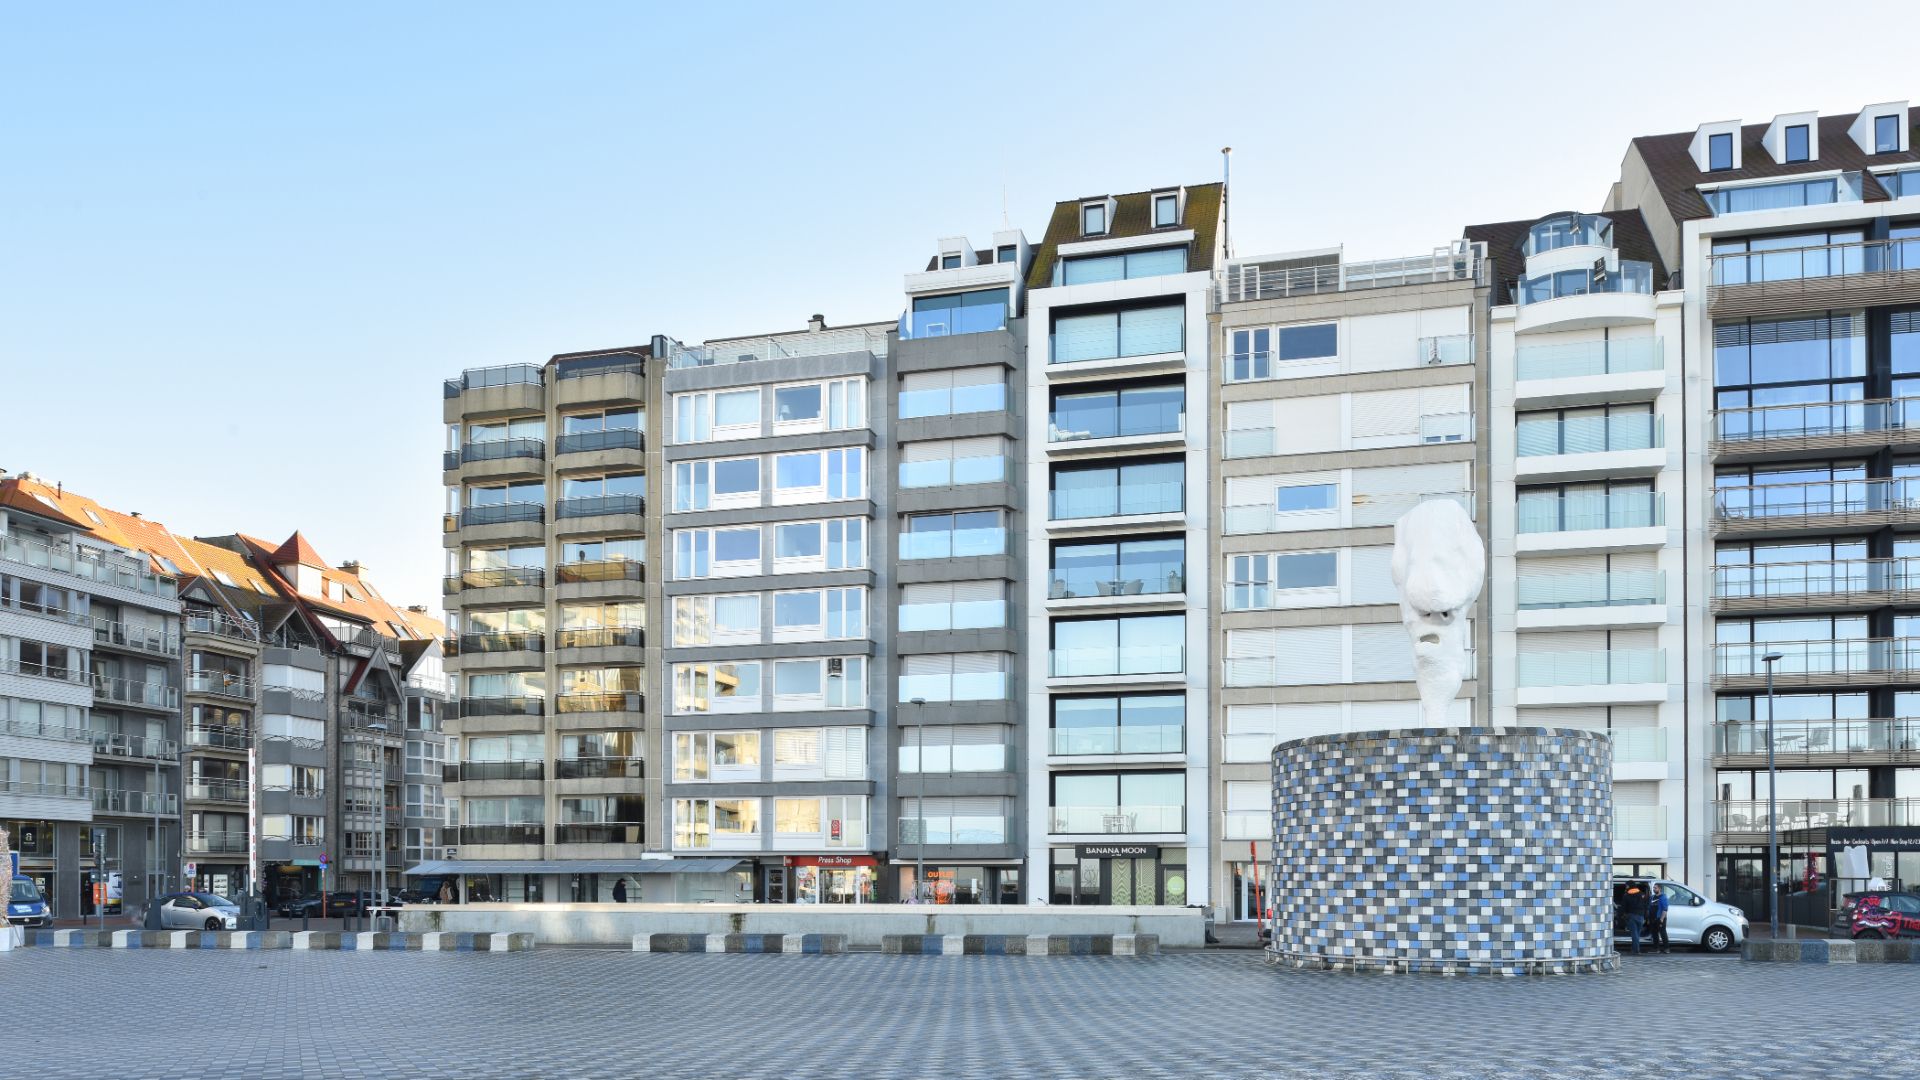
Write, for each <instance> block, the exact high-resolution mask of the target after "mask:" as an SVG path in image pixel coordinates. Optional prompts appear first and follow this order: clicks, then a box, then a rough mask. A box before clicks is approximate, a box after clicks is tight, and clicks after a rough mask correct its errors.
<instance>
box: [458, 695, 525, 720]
mask: <svg viewBox="0 0 1920 1080" xmlns="http://www.w3.org/2000/svg"><path fill="white" fill-rule="evenodd" d="M546 713H547V699H546V698H544V697H527V696H520V697H463V698H461V699H460V715H461V716H545V715H546Z"/></svg>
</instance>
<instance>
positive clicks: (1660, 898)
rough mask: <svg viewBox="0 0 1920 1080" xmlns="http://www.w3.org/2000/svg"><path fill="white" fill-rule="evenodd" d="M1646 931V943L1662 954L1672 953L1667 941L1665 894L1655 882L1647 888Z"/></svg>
mask: <svg viewBox="0 0 1920 1080" xmlns="http://www.w3.org/2000/svg"><path fill="white" fill-rule="evenodd" d="M1647 931H1648V933H1647V938H1648V941H1649V943H1650V944H1652V945H1653V947H1654V948H1657V949H1658V950H1659V951H1660V952H1662V953H1666V952H1670V951H1672V946H1671V943H1669V942H1668V941H1667V894H1666V892H1665V891H1663V890H1662V889H1661V888H1660V885H1659V883H1657V882H1656V883H1653V884H1651V885H1649V886H1648V895H1647Z"/></svg>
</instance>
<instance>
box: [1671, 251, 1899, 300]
mask: <svg viewBox="0 0 1920 1080" xmlns="http://www.w3.org/2000/svg"><path fill="white" fill-rule="evenodd" d="M1711 267H1712V269H1711V277H1710V279H1709V283H1708V285H1707V312H1708V314H1710V315H1712V316H1713V317H1715V318H1726V317H1733V316H1740V315H1764V314H1768V313H1771V312H1784V311H1807V310H1816V309H1825V308H1836V307H1837V308H1848V307H1851V308H1858V307H1861V306H1863V305H1865V306H1869V307H1871V306H1877V305H1882V304H1911V303H1916V302H1920V240H1911V239H1902V240H1868V241H1865V242H1863V243H1851V244H1819V245H1813V246H1809V247H1801V248H1781V249H1777V250H1771V251H1751V252H1738V253H1734V254H1727V255H1715V256H1713V257H1712V262H1711Z"/></svg>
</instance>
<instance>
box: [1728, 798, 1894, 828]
mask: <svg viewBox="0 0 1920 1080" xmlns="http://www.w3.org/2000/svg"><path fill="white" fill-rule="evenodd" d="M1713 817H1714V821H1713V831H1714V832H1716V833H1741V834H1759V835H1760V836H1765V835H1766V834H1767V821H1768V812H1767V800H1765V799H1724V800H1715V802H1714V804H1713ZM1773 818H1774V821H1775V822H1777V826H1776V827H1777V828H1778V830H1779V831H1780V832H1793V831H1795V830H1799V829H1830V828H1836V827H1838V828H1856V829H1857V828H1862V827H1867V826H1888V825H1920V799H1780V800H1778V801H1777V802H1775V804H1774V810H1773Z"/></svg>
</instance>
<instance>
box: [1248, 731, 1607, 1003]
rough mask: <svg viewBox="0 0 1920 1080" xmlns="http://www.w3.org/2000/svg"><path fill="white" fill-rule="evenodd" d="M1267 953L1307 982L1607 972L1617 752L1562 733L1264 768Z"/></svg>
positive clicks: (1494, 737)
mask: <svg viewBox="0 0 1920 1080" xmlns="http://www.w3.org/2000/svg"><path fill="white" fill-rule="evenodd" d="M1273 822H1274V837H1273V858H1274V866H1273V878H1272V880H1273V882H1274V889H1273V908H1274V937H1273V943H1274V951H1275V952H1276V953H1277V954H1278V955H1279V958H1280V960H1281V962H1283V963H1285V964H1288V965H1290V966H1294V967H1303V968H1340V969H1354V970H1376V971H1395V972H1434V973H1441V974H1498V975H1530V974H1571V973H1575V972H1586V971H1603V970H1611V969H1613V968H1614V967H1615V966H1616V965H1617V964H1618V962H1619V961H1618V957H1617V955H1616V954H1615V953H1614V950H1613V932H1612V928H1613V894H1612V884H1611V875H1612V858H1613V747H1612V743H1611V741H1610V740H1609V739H1608V738H1607V736H1606V735H1605V734H1604V733H1600V732H1592V731H1581V730H1577V729H1573V728H1514V729H1508V730H1503V731H1495V730H1492V729H1490V728H1423V729H1406V730H1396V731H1363V732H1353V733H1347V734H1340V735H1320V736H1315V737H1313V738H1309V739H1299V740H1295V741H1293V742H1287V743H1282V744H1280V745H1279V746H1277V747H1275V748H1274V751H1273Z"/></svg>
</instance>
